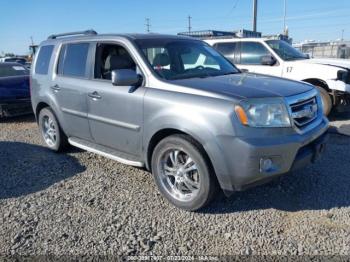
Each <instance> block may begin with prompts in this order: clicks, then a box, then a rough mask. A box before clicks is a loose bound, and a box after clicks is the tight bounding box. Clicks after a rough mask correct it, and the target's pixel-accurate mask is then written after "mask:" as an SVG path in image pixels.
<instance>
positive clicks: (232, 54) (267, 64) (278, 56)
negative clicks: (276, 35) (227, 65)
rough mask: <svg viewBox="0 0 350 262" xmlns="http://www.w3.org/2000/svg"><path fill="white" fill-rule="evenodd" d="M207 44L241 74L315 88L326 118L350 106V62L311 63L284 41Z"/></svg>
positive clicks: (240, 40) (233, 40) (239, 40)
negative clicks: (276, 79) (271, 77)
mask: <svg viewBox="0 0 350 262" xmlns="http://www.w3.org/2000/svg"><path fill="white" fill-rule="evenodd" d="M205 41H206V42H207V43H209V44H210V45H211V46H213V47H214V48H215V49H216V50H218V51H219V52H221V53H222V54H223V55H224V56H225V57H226V58H227V59H229V60H230V61H231V62H232V63H234V64H235V65H237V67H238V68H240V69H241V70H245V71H249V72H253V73H260V74H266V75H272V76H278V77H284V78H288V79H293V80H299V81H304V82H307V83H310V84H313V85H315V86H316V87H317V88H318V90H319V91H320V93H321V96H322V102H323V106H324V112H325V114H326V115H328V114H329V113H330V111H331V110H332V107H335V106H336V107H337V108H338V109H339V110H346V107H347V106H348V105H349V103H350V61H346V60H341V59H310V58H309V57H308V56H307V55H305V54H303V53H301V52H300V51H299V50H297V49H295V48H294V47H292V46H291V45H289V44H288V43H287V42H285V41H282V40H269V39H264V38H231V39H220V38H218V39H208V40H205Z"/></svg>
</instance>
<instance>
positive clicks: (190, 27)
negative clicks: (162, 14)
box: [188, 15, 192, 33]
mask: <svg viewBox="0 0 350 262" xmlns="http://www.w3.org/2000/svg"><path fill="white" fill-rule="evenodd" d="M191 19H192V17H191V16H190V15H189V16H188V32H189V33H191V30H192V25H191Z"/></svg>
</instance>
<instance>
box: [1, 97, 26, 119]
mask: <svg viewBox="0 0 350 262" xmlns="http://www.w3.org/2000/svg"><path fill="white" fill-rule="evenodd" d="M31 113H33V108H32V105H31V101H30V99H17V100H6V101H0V118H2V117H12V116H19V115H27V114H31Z"/></svg>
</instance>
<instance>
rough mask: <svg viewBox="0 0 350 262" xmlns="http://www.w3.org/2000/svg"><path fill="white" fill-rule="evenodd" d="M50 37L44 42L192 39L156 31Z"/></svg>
mask: <svg viewBox="0 0 350 262" xmlns="http://www.w3.org/2000/svg"><path fill="white" fill-rule="evenodd" d="M50 37H51V38H48V39H47V40H45V41H44V42H43V43H51V42H60V41H73V40H74V41H75V40H101V39H105V38H126V39H128V40H131V41H133V40H143V39H164V38H166V39H184V40H188V39H192V40H194V39H193V38H191V37H187V36H177V35H167V34H155V33H149V34H137V33H133V34H87V35H74V36H73V35H72V36H64V37H59V36H58V37H57V38H52V36H50Z"/></svg>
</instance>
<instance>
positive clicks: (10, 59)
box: [0, 57, 27, 65]
mask: <svg viewBox="0 0 350 262" xmlns="http://www.w3.org/2000/svg"><path fill="white" fill-rule="evenodd" d="M0 62H4V63H5V62H6V63H19V64H22V65H25V64H26V63H27V60H26V59H25V58H23V57H3V58H0Z"/></svg>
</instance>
